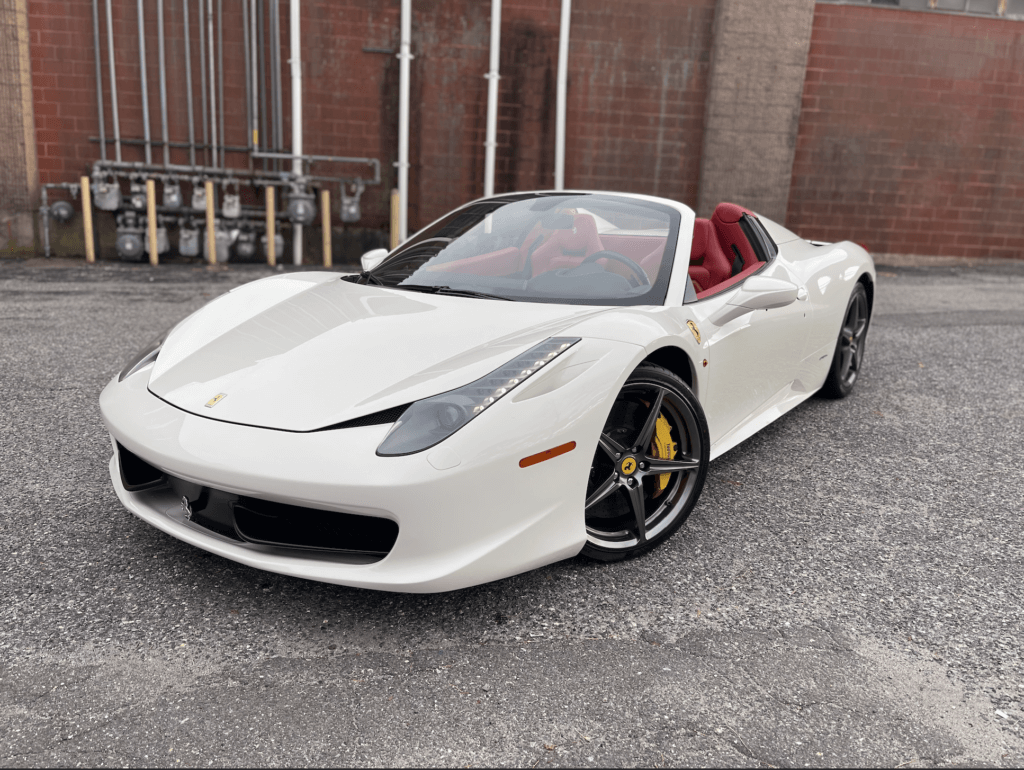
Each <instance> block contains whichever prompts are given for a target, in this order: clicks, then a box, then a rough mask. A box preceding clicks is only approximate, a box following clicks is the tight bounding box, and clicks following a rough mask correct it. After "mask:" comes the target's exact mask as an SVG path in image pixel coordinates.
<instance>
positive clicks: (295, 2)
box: [288, 0, 302, 265]
mask: <svg viewBox="0 0 1024 770" xmlns="http://www.w3.org/2000/svg"><path fill="white" fill-rule="evenodd" d="M288 11H289V16H288V32H289V44H288V52H289V54H290V58H289V59H288V63H289V64H291V66H292V155H293V157H294V160H292V173H293V174H294V175H295V177H296V179H299V178H301V177H302V42H301V35H300V32H301V30H300V27H299V0H290V2H289V4H288ZM292 261H293V262H294V263H295V264H296V265H301V264H302V225H300V224H298V223H296V224H294V225H292Z"/></svg>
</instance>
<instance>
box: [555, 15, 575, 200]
mask: <svg viewBox="0 0 1024 770" xmlns="http://www.w3.org/2000/svg"><path fill="white" fill-rule="evenodd" d="M571 10H572V0H562V23H561V26H560V28H559V32H558V91H557V97H558V103H557V106H556V108H555V189H556V190H564V189H565V84H566V80H567V79H568V72H569V16H570V11H571Z"/></svg>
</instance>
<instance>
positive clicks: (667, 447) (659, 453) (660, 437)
mask: <svg viewBox="0 0 1024 770" xmlns="http://www.w3.org/2000/svg"><path fill="white" fill-rule="evenodd" d="M654 428H655V430H654V442H653V445H652V446H651V454H652V455H653V456H654V457H656V458H658V459H659V460H674V459H675V457H676V451H677V450H678V449H679V445H678V444H677V443H676V442H675V441H673V440H672V426H671V425H669V424H668V420H666V419H665V415H664V414H659V415H658V422H657V423H656V424H655V426H654ZM671 476H672V474H671V473H662V474H661V475H660V476H658V489H657V491H655V493H654V497H657V496H658V495H660V494H661V493H662V492H664V491H665V487H667V486H668V480H669V479H670V478H671Z"/></svg>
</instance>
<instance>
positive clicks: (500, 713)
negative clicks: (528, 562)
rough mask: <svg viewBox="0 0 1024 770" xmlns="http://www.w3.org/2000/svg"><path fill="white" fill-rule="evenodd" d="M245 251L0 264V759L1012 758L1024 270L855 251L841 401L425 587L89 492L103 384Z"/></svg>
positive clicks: (1016, 749)
mask: <svg viewBox="0 0 1024 770" xmlns="http://www.w3.org/2000/svg"><path fill="white" fill-rule="evenodd" d="M267 272H268V269H267V268H263V267H232V268H230V269H226V270H216V271H213V272H211V271H209V270H207V269H205V268H203V267H192V266H187V265H180V266H164V267H160V268H158V269H156V270H152V269H150V268H149V267H148V266H125V265H119V264H100V265H97V266H93V267H87V266H85V265H83V264H80V263H74V262H59V261H48V262H44V261H42V260H34V261H29V262H24V261H16V260H0V542H2V544H3V545H2V549H3V550H2V556H0V764H2V765H4V766H51V765H70V766H75V765H78V764H81V765H85V766H108V765H120V766H123V765H133V766H182V765H188V766H192V765H195V766H203V767H207V766H211V765H213V766H221V765H233V766H251V765H303V766H309V765H339V764H342V765H366V766H402V765H445V766H460V767H463V766H470V765H473V766H480V765H519V766H531V767H532V766H537V767H546V766H555V765H563V766H564V765H574V766H625V765H645V766H653V765H658V766H664V765H706V766H737V765H746V766H749V765H753V766H808V765H809V766H849V765H862V766H863V765H886V766H900V767H922V766H933V765H967V764H969V765H988V766H995V767H1000V766H1018V767H1019V766H1021V765H1022V764H1024V729H1022V722H1024V652H1022V645H1021V640H1022V639H1024V564H1022V559H1021V550H1022V543H1024V440H1022V436H1024V363H1022V360H1024V262H1005V263H1001V264H976V265H969V264H968V265H952V266H942V267H934V266H933V267H884V266H883V267H881V268H880V274H879V282H878V287H877V295H876V302H875V314H874V319H873V322H872V326H871V329H870V331H869V335H868V343H867V357H866V363H865V372H864V374H863V376H862V378H861V380H860V381H859V382H858V383H857V386H856V389H855V391H854V394H853V395H852V396H851V397H850V398H848V399H846V400H843V401H827V400H821V399H817V398H816V399H812V400H810V401H808V402H807V403H805V404H803V405H801V406H800V407H798V408H797V409H795V410H794V411H793V412H791V413H789V414H788V415H786V416H785V417H783V418H782V419H781V420H779V421H777V422H776V423H774V424H773V425H771V426H769V427H768V428H766V429H765V430H763V431H762V432H761V433H759V434H758V435H757V436H755V437H754V438H752V439H750V440H749V441H747V442H746V443H744V444H743V445H741V446H739V447H737V448H736V449H734V450H732V451H731V452H729V453H727V454H726V455H724V456H723V457H721V458H720V459H719V460H717V461H715V462H714V463H713V464H712V466H711V469H710V472H709V474H708V478H707V485H706V487H705V489H704V493H703V496H702V497H701V500H700V502H699V504H698V506H697V508H696V510H695V512H694V514H693V515H692V516H691V518H690V520H689V521H688V522H687V524H686V525H685V526H684V528H683V529H682V530H681V531H680V532H679V533H677V534H676V535H675V536H674V537H673V538H671V539H670V540H669V541H668V542H666V543H665V544H664V545H663V546H661V547H660V548H658V549H656V550H655V551H654V552H652V553H650V554H648V555H647V556H644V557H642V558H639V559H635V560H632V561H628V562H626V563H621V564H613V565H601V564H596V563H592V562H589V561H586V560H584V559H582V558H576V559H570V560H568V561H564V562H561V563H559V564H555V565H552V566H549V567H546V568H544V569H539V570H536V571H534V572H531V573H528V574H525V575H520V576H517V577H513V578H510V579H507V580H503V581H499V582H496V583H492V584H489V585H484V586H479V587H476V588H471V589H466V590H462V591H457V592H453V593H448V594H439V595H428V596H414V595H399V594H387V593H376V592H371V591H363V590H356V589H349V588H344V587H338V586H331V585H325V584H319V583H314V582H308V581H303V580H297V579H293V578H287V577H282V576H279V575H273V574H270V573H264V572H259V571H257V570H253V569H250V568H248V567H245V566H242V565H239V564H235V563H233V562H230V561H226V560H224V559H221V558H219V557H216V556H213V555H210V554H207V553H205V552H203V551H200V550H198V549H195V548H192V547H190V546H188V545H185V544H184V543H181V542H178V541H177V540H174V539H172V538H170V537H168V536H166V535H164V534H162V533H160V532H159V531H157V530H156V529H154V528H152V527H150V526H149V525H147V524H145V523H143V522H141V521H140V520H138V519H136V518H134V517H133V516H131V515H130V514H129V513H128V512H127V511H125V510H124V509H123V508H122V506H121V505H120V504H119V503H118V500H117V498H116V497H115V495H114V492H113V490H112V489H111V485H110V480H109V477H108V473H107V463H108V461H109V457H110V451H111V449H110V440H109V437H108V436H107V434H106V433H105V431H104V429H103V426H102V423H101V421H100V417H99V410H98V405H97V398H98V395H99V392H100V390H101V389H102V388H103V386H104V385H105V384H106V382H107V381H108V380H109V378H110V377H112V376H113V375H114V374H115V373H116V372H117V371H118V370H119V369H120V367H121V365H122V363H123V361H124V360H125V359H126V358H127V356H128V355H129V354H130V353H131V352H133V351H134V350H136V349H137V348H139V347H141V346H142V345H143V344H144V343H146V342H147V341H148V340H150V339H151V338H152V337H154V336H155V335H156V334H158V333H160V332H161V331H163V330H164V329H165V328H167V327H168V326H169V325H171V324H172V323H173V322H176V321H177V320H179V319H180V318H182V317H184V316H185V315H186V314H188V313H190V312H192V311H193V310H195V309H196V308H198V307H200V306H201V305H202V304H203V303H204V302H206V301H208V300H209V299H210V298H212V297H214V296H216V295H218V294H220V293H222V292H224V291H227V290H228V289H230V288H232V287H234V286H236V285H239V284H241V283H244V282H246V281H249V280H253V279H254V278H257V277H260V276H262V275H265V274H267ZM486 508H487V502H486V500H482V501H481V511H480V513H481V515H484V516H485V515H487V510H486Z"/></svg>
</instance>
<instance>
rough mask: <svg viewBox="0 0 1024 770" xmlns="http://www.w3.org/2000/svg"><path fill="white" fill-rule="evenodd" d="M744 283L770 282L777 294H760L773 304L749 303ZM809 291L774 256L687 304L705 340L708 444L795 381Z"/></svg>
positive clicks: (808, 311)
mask: <svg viewBox="0 0 1024 770" xmlns="http://www.w3.org/2000/svg"><path fill="white" fill-rule="evenodd" d="M764 279H768V281H765V280H764ZM773 282H774V283H773ZM748 286H758V287H768V288H767V289H766V291H769V290H774V291H776V292H777V294H778V297H780V298H781V299H778V298H777V299H776V300H775V301H774V302H771V301H767V299H766V298H762V300H765V302H767V304H774V305H776V306H773V307H767V308H748V307H746V306H745V304H753V305H757V304H758V302H759V300H758V299H757V294H758V293H757V292H752V291H748V289H747V287H748ZM773 286H774V289H773ZM787 286H788V287H789V290H788V293H787V289H786V287H787ZM807 296H808V295H807V289H806V288H805V287H804V286H803V285H801V284H800V282H799V281H798V280H797V279H796V277H795V276H794V274H793V272H792V271H791V270H790V269H789V267H788V265H787V264H786V263H785V261H784V260H783V259H782V258H780V257H778V256H775V257H773V258H772V259H771V260H770V261H769V262H768V263H767V264H766V265H765V266H764V267H763V268H762V269H761V270H759V271H758V272H757V273H755V274H753V275H751V276H749V277H748V278H747V279H746V280H744V281H743V282H741V283H738V284H735V285H734V286H730V287H729V288H727V289H726V290H724V291H722V292H720V293H718V294H714V295H712V296H710V297H707V298H705V299H703V300H699V301H697V302H694V303H692V304H690V305H688V306H687V307H688V308H690V309H691V311H692V312H693V313H694V316H695V318H696V319H697V324H698V327H699V330H700V333H701V334H702V335H703V336H704V337H705V339H706V340H707V342H708V348H707V350H708V362H709V363H708V384H707V390H706V392H705V394H704V397H703V398H702V399H701V402H702V404H703V406H704V410H705V413H706V415H707V419H708V428H709V430H710V433H711V444H712V448H714V445H715V444H716V443H717V442H718V441H719V440H721V439H722V438H723V437H726V436H728V435H729V434H730V433H732V432H733V431H735V430H736V429H737V428H738V427H740V426H741V425H743V424H744V423H746V422H747V421H748V420H750V419H751V418H752V417H754V416H756V415H757V414H758V413H759V412H760V411H761V410H762V409H763V408H766V407H767V406H768V405H769V404H770V403H771V402H773V401H775V400H777V399H778V398H779V397H780V396H783V395H785V394H786V393H787V392H789V390H790V389H791V387H792V386H793V383H794V381H795V380H796V378H797V373H798V372H799V369H800V362H801V361H802V360H803V358H804V356H805V355H806V353H805V347H806V343H807V339H808V330H809V329H810V327H811V314H812V311H811V308H810V304H809V303H808V302H807V301H806V300H807ZM790 298H791V299H790ZM780 303H784V304H781V306H779V304H780Z"/></svg>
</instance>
